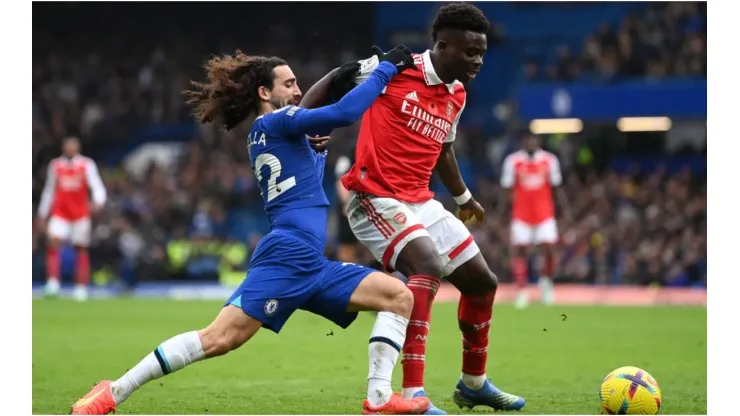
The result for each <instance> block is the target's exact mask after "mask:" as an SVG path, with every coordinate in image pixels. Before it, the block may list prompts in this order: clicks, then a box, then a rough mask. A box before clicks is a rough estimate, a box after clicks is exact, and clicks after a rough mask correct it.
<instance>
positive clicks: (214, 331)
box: [72, 306, 262, 415]
mask: <svg viewBox="0 0 740 416" xmlns="http://www.w3.org/2000/svg"><path fill="white" fill-rule="evenodd" d="M261 326H262V323H261V322H260V321H257V320H256V319H254V318H252V317H250V316H248V315H246V314H245V313H244V312H243V311H242V310H241V309H240V308H237V307H233V306H226V307H224V308H223V309H222V310H221V312H220V313H219V314H218V316H217V317H216V319H215V320H214V321H213V323H211V325H209V326H208V327H207V328H205V329H203V330H201V331H191V332H186V333H184V334H180V335H176V336H174V337H172V338H170V339H168V340H167V341H165V342H163V343H161V344H160V345H158V346H157V348H155V349H154V351H153V352H151V353H149V354H148V355H147V356H146V357H144V359H143V360H141V361H140V362H139V363H138V364H136V365H135V366H134V367H133V368H132V369H130V370H129V371H127V372H126V374H124V375H123V376H121V377H120V378H119V379H118V380H116V381H113V382H107V381H106V382H103V383H100V384H99V385H97V386H96V387H95V388H93V391H91V392H90V393H89V394H88V395H86V396H85V397H83V398H82V399H80V400H78V401H77V402H76V403H75V404H74V405H73V406H72V414H83V415H84V414H107V413H110V412H113V411H115V407H116V406H118V405H119V404H121V403H123V402H124V401H125V400H126V399H128V397H129V396H131V394H132V393H133V392H134V391H136V390H137V389H138V388H139V387H141V386H143V385H144V384H146V383H148V382H150V381H152V380H156V379H158V378H160V377H162V376H166V375H168V374H170V373H174V372H176V371H178V370H181V369H183V368H185V367H187V366H188V365H190V364H193V363H196V362H198V361H201V360H203V359H206V358H211V357H217V356H219V355H223V354H226V353H227V352H229V351H232V350H235V349H236V348H239V347H240V346H241V345H243V344H244V343H245V342H247V341H248V340H249V339H250V338H251V337H252V336H253V335H254V334H255V333H256V332H257V330H259V328H260V327H261ZM98 390H100V391H98ZM111 398H112V400H111Z"/></svg>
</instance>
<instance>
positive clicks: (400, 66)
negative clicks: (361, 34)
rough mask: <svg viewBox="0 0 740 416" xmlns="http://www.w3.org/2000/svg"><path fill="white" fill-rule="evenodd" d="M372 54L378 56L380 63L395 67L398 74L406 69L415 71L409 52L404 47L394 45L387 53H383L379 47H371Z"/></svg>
mask: <svg viewBox="0 0 740 416" xmlns="http://www.w3.org/2000/svg"><path fill="white" fill-rule="evenodd" d="M373 53H374V54H375V55H377V56H378V60H379V61H380V62H383V61H387V62H390V63H392V64H393V65H395V66H396V70H397V71H398V73H399V74H400V73H401V72H403V71H405V70H407V69H416V64H414V57H413V56H411V50H409V48H407V47H405V46H404V45H396V47H395V48H393V49H391V50H389V51H388V52H383V50H382V49H380V48H379V47H377V46H373Z"/></svg>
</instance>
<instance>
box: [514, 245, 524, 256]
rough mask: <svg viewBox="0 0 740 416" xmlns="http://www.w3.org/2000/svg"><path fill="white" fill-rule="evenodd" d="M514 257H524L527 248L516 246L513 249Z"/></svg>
mask: <svg viewBox="0 0 740 416" xmlns="http://www.w3.org/2000/svg"><path fill="white" fill-rule="evenodd" d="M514 255H515V256H517V257H524V256H526V255H527V247H525V246H516V247H515V248H514Z"/></svg>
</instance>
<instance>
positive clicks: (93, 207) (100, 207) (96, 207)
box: [90, 203, 103, 214]
mask: <svg viewBox="0 0 740 416" xmlns="http://www.w3.org/2000/svg"><path fill="white" fill-rule="evenodd" d="M102 210H103V205H101V204H95V203H94V204H92V205H91V206H90V212H91V213H93V214H98V213H100V211H102Z"/></svg>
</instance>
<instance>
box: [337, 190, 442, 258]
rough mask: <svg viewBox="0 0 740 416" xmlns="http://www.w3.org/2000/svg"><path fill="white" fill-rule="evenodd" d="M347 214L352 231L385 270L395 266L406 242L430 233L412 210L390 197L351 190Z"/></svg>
mask: <svg viewBox="0 0 740 416" xmlns="http://www.w3.org/2000/svg"><path fill="white" fill-rule="evenodd" d="M347 213H348V217H349V225H350V227H351V228H352V232H353V233H354V234H355V236H356V237H357V239H358V240H359V241H360V242H361V243H362V244H364V245H365V246H366V247H367V248H368V249H369V250H370V252H372V254H373V255H374V256H375V258H376V259H377V260H378V261H379V262H380V263H381V264H382V265H383V267H385V268H386V270H394V269H395V268H396V261H397V259H398V257H399V254H400V253H401V252H402V251H403V249H404V247H406V245H407V244H408V243H409V242H411V241H413V240H415V239H417V238H419V237H426V236H428V235H429V233H428V232H427V230H426V229H425V228H424V226H423V225H422V224H421V222H420V221H419V220H418V219H417V217H416V215H415V214H414V213H413V211H412V210H411V209H410V208H409V207H408V206H407V205H406V204H404V203H403V202H400V201H398V200H395V199H392V198H380V197H375V196H372V195H366V194H362V193H357V192H351V193H350V199H349V204H348V209H347Z"/></svg>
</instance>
